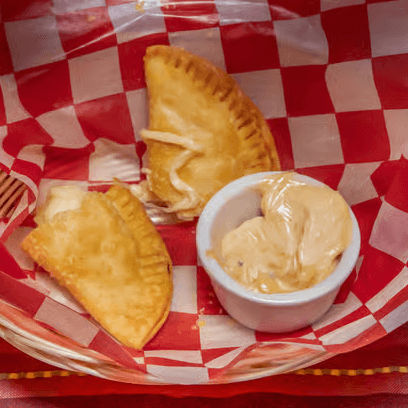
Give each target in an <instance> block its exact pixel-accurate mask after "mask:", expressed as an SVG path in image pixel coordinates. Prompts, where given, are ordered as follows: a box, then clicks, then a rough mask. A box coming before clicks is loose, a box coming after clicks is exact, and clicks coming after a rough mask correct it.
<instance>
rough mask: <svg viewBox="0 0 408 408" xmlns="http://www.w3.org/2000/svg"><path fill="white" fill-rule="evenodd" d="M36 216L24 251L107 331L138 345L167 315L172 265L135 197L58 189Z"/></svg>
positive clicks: (117, 191) (120, 191)
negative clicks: (35, 224)
mask: <svg viewBox="0 0 408 408" xmlns="http://www.w3.org/2000/svg"><path fill="white" fill-rule="evenodd" d="M36 221H37V223H38V224H39V225H38V227H37V228H35V229H34V230H33V231H32V232H31V233H30V234H29V235H28V236H27V238H26V239H25V240H24V241H23V244H22V248H23V249H24V250H25V251H27V252H28V253H29V254H30V255H31V256H32V258H33V259H34V260H35V261H36V262H37V263H38V264H40V265H41V266H43V267H44V268H45V269H46V270H47V271H49V272H50V274H51V275H52V276H53V277H55V278H56V279H57V280H58V281H59V283H60V284H61V285H63V286H65V287H67V288H68V289H69V291H70V292H71V293H72V294H73V295H74V296H75V297H76V299H77V300H78V301H79V302H80V303H81V304H82V305H83V306H84V307H85V309H87V311H88V312H89V313H90V314H91V315H92V316H93V317H94V318H95V320H97V321H98V322H99V323H100V324H101V326H102V327H104V328H105V329H106V330H107V331H108V332H109V333H110V334H112V335H113V336H114V337H115V338H117V339H118V340H119V341H120V342H121V343H123V344H124V345H126V346H129V347H134V348H136V349H140V348H142V347H143V346H144V345H145V344H146V342H147V341H149V340H150V339H151V338H152V337H153V336H154V334H155V333H156V332H157V331H158V330H159V328H160V327H161V326H162V325H163V323H164V321H165V320H166V318H167V316H168V313H169V309H170V302H171V298H172V276H171V275H172V265H171V260H170V256H169V254H168V252H167V249H166V246H165V244H164V242H163V240H162V239H161V237H160V235H159V233H158V232H157V231H156V229H155V226H154V225H153V224H152V222H151V221H150V219H149V218H148V216H147V214H146V212H145V210H144V208H143V205H142V204H141V203H140V201H139V200H138V199H137V198H136V197H134V196H133V195H132V194H131V193H130V191H129V190H128V189H127V188H125V187H121V186H118V185H116V186H113V187H111V188H110V189H109V191H108V192H107V193H105V194H103V193H99V192H90V193H85V192H83V191H82V190H80V189H79V188H77V187H73V186H65V187H57V188H54V189H51V194H50V195H49V197H48V199H47V202H46V203H45V205H44V207H43V208H42V209H41V210H40V211H39V214H38V216H37V217H36Z"/></svg>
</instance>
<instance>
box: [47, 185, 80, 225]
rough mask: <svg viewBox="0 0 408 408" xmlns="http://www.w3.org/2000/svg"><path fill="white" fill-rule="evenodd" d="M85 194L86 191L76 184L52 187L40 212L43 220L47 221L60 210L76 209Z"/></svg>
mask: <svg viewBox="0 0 408 408" xmlns="http://www.w3.org/2000/svg"><path fill="white" fill-rule="evenodd" d="M85 194H86V192H85V191H83V190H81V189H80V188H79V187H77V186H59V187H53V188H52V189H51V191H50V193H49V196H48V198H47V203H46V206H45V209H44V211H43V214H42V219H43V221H44V222H47V223H49V222H51V221H52V219H53V218H54V216H55V215H56V214H58V213H60V212H63V211H69V210H77V209H78V208H80V207H81V203H82V200H83V198H84V196H85Z"/></svg>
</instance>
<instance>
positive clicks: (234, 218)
mask: <svg viewBox="0 0 408 408" xmlns="http://www.w3.org/2000/svg"><path fill="white" fill-rule="evenodd" d="M276 173H278V172H264V173H257V174H252V175H249V176H245V177H242V178H240V179H238V180H235V181H233V182H232V183H230V184H228V185H227V186H225V187H224V188H222V189H221V190H220V191H218V192H217V193H216V194H215V195H214V196H213V197H212V198H211V200H210V201H209V202H208V203H207V205H206V206H205V208H204V210H203V212H202V214H201V216H200V218H199V221H198V224H197V250H198V255H199V257H200V260H201V262H202V265H203V267H204V268H205V270H206V272H207V273H208V275H209V277H210V279H211V282H212V285H213V287H214V290H215V293H216V295H217V297H218V299H219V301H220V303H221V304H222V306H223V307H224V308H225V310H226V311H227V313H228V314H229V315H230V316H231V317H233V318H234V319H235V320H237V321H238V322H240V323H241V324H243V325H244V326H247V327H249V328H251V329H255V330H258V331H264V332H270V333H283V332H290V331H293V330H297V329H300V328H302V327H306V326H308V325H310V324H312V323H313V322H315V321H316V320H318V319H320V318H321V317H322V316H323V315H324V314H325V313H326V312H327V310H328V309H329V308H330V306H331V305H332V304H333V302H334V299H335V297H336V295H337V293H338V291H339V289H340V287H341V285H342V284H343V282H344V281H345V280H346V279H347V277H348V276H349V275H350V273H351V272H352V270H353V268H354V266H355V264H356V262H357V258H358V256H359V252H360V230H359V227H358V223H357V220H356V217H355V216H354V214H353V212H352V211H351V209H349V211H350V216H351V219H352V223H353V235H352V241H351V243H350V245H349V246H348V247H347V248H346V249H345V251H344V252H343V254H342V256H341V259H340V261H339V264H338V266H337V268H336V269H335V270H334V272H333V273H332V274H331V275H330V276H328V277H327V278H326V279H325V280H324V281H322V282H320V283H318V284H317V285H315V286H313V287H311V288H308V289H304V290H300V291H296V292H291V293H282V294H281V293H278V294H260V293H256V292H253V291H250V290H247V289H245V288H244V287H243V286H242V285H240V284H239V283H237V282H236V281H235V280H234V279H232V278H231V277H230V276H229V275H228V274H227V273H226V272H224V270H223V269H222V268H221V266H220V265H219V264H218V262H217V261H216V260H215V259H213V258H211V257H209V256H207V250H209V249H212V248H214V246H215V245H219V243H220V241H221V240H222V238H223V237H224V236H225V234H226V233H227V232H229V231H231V230H233V229H235V228H237V227H238V226H239V225H240V224H242V223H243V222H244V221H246V220H248V219H250V218H254V217H256V216H258V215H260V214H261V209H260V204H261V195H260V193H258V192H256V191H255V189H254V188H253V187H254V186H255V185H256V184H258V183H259V182H260V181H261V180H263V179H265V177H267V176H270V175H273V174H276ZM295 179H296V180H299V181H303V182H305V183H308V184H311V185H315V186H323V185H324V184H323V183H321V182H319V181H317V180H315V179H312V178H310V177H307V176H303V175H300V174H296V176H295Z"/></svg>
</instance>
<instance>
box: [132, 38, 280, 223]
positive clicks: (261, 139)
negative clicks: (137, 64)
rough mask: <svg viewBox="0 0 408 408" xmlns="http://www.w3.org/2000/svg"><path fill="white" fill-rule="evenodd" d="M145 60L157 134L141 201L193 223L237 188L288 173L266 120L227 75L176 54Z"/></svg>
mask: <svg viewBox="0 0 408 408" xmlns="http://www.w3.org/2000/svg"><path fill="white" fill-rule="evenodd" d="M144 60H145V75H146V82H147V90H148V95H149V128H148V129H147V130H146V129H144V130H142V131H141V136H142V138H143V140H144V141H145V142H146V144H147V164H146V166H145V168H146V173H147V181H146V182H145V183H144V184H142V185H141V187H140V188H139V190H138V191H136V194H137V195H138V196H140V197H141V198H142V197H148V198H147V199H145V201H147V200H149V199H150V200H152V201H154V200H155V199H156V200H157V201H159V202H162V203H164V205H165V207H167V208H166V210H167V211H169V212H175V213H177V215H178V216H179V217H180V218H181V219H191V218H194V217H195V216H198V215H199V214H200V213H201V211H202V209H203V207H204V206H205V204H206V203H207V201H208V200H209V199H210V198H211V197H212V195H213V194H215V193H216V192H217V191H218V190H219V189H221V188H222V187H223V186H225V185H226V184H228V183H229V182H231V181H233V180H235V179H237V178H239V177H242V176H244V175H247V174H251V173H257V172H260V171H268V170H279V169H280V165H279V159H278V155H277V152H276V148H275V143H274V139H273V137H272V135H271V133H270V131H269V128H268V125H267V123H266V122H265V120H264V118H263V116H262V114H261V112H260V111H259V109H258V108H257V107H256V106H255V104H254V103H253V102H252V101H251V100H250V99H249V98H248V97H247V96H246V95H245V94H244V93H243V91H242V90H241V89H240V87H239V86H238V85H237V83H236V82H235V80H234V79H233V78H231V77H230V76H229V75H228V74H227V73H226V72H224V71H223V70H222V69H220V68H218V67H216V66H214V65H213V64H212V63H210V62H209V61H207V60H205V59H203V58H201V57H198V56H196V55H193V54H191V53H189V52H187V51H185V50H183V49H179V48H175V47H169V46H161V45H158V46H152V47H149V48H148V49H147V52H146V55H145V58H144ZM147 193H150V197H149V196H148V194H147ZM142 199H143V198H142Z"/></svg>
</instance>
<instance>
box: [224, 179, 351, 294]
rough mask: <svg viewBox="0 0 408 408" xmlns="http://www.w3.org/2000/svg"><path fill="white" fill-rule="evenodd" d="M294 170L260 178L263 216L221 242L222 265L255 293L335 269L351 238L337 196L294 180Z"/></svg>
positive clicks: (301, 285)
mask: <svg viewBox="0 0 408 408" xmlns="http://www.w3.org/2000/svg"><path fill="white" fill-rule="evenodd" d="M293 174H294V173H285V174H280V175H277V176H274V177H271V178H270V179H266V180H265V181H264V182H262V183H261V184H260V186H259V189H260V191H261V194H262V202H261V209H262V213H263V216H260V217H256V218H253V219H250V220H248V221H245V222H244V223H243V224H241V225H240V226H239V227H238V228H236V229H235V230H232V231H230V232H229V233H227V234H226V235H225V237H224V238H223V240H222V242H221V255H222V256H221V258H220V259H218V261H219V262H220V264H221V266H222V267H223V268H224V270H225V271H226V272H227V273H228V274H229V275H230V276H231V277H232V278H234V279H235V280H237V281H238V282H239V283H241V284H242V285H243V286H245V287H246V288H248V289H250V290H253V291H255V292H261V293H279V292H293V291H296V290H301V289H306V288H308V287H311V286H314V285H315V284H317V283H318V282H321V281H322V280H324V279H325V278H326V277H327V276H329V275H330V274H331V273H332V272H333V271H334V269H335V268H336V266H337V263H338V258H339V256H340V255H341V253H342V252H343V251H344V250H345V249H346V248H347V246H348V245H349V244H350V242H351V236H352V221H351V217H350V214H349V209H348V206H347V204H346V202H345V201H344V199H343V198H342V196H341V195H340V194H339V193H338V192H336V191H334V190H332V189H330V188H328V187H316V186H310V185H307V184H305V183H301V182H297V181H295V180H293Z"/></svg>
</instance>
